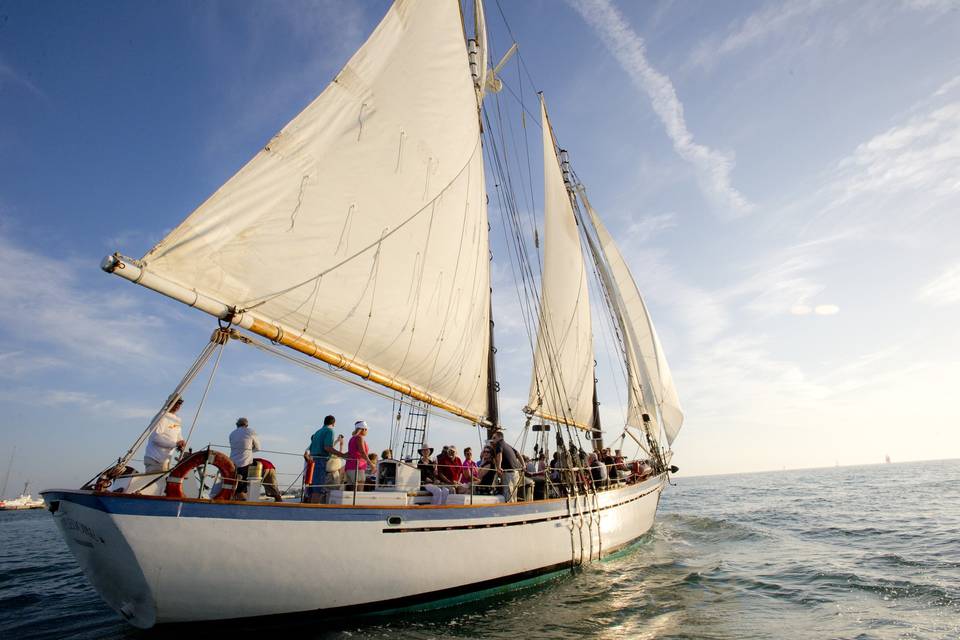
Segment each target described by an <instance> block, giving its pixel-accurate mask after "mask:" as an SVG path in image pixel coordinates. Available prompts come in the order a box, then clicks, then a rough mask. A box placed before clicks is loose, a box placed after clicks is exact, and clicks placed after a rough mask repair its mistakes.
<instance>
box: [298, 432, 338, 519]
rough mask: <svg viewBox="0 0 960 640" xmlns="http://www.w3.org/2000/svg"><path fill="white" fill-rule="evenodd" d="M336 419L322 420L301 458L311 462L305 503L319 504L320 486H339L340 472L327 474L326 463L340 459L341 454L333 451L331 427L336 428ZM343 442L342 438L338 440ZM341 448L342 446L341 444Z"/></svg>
mask: <svg viewBox="0 0 960 640" xmlns="http://www.w3.org/2000/svg"><path fill="white" fill-rule="evenodd" d="M336 424H337V419H336V418H334V417H333V416H327V417H326V418H324V419H323V426H322V427H320V428H319V429H317V431H316V432H315V433H314V434H313V436H311V438H310V448H309V449H307V450H306V451H305V452H304V454H303V457H304V458H305V459H306V460H307V461H308V462H309V461H310V460H313V477H311V478H309V479H308V481H307V502H320V499H321V497H322V496H323V487H322V486H321V485H339V484H340V472H339V471H332V472H330V473H328V472H327V463H328V462H329V461H330V459H331V458H338V457H340V458H342V457H343V454H342V453H341V452H340V451H338V450H337V449H334V447H333V444H334V435H333V427H334V426H336ZM338 441H339V442H340V443H342V442H343V436H341V437H340V438H339V440H338ZM341 446H342V444H341Z"/></svg>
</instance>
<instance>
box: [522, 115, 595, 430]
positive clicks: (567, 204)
mask: <svg viewBox="0 0 960 640" xmlns="http://www.w3.org/2000/svg"><path fill="white" fill-rule="evenodd" d="M540 118H541V121H542V123H543V182H544V195H543V197H544V206H543V210H544V239H543V278H542V286H541V298H540V323H539V327H538V331H537V346H536V351H535V352H534V359H533V381H532V382H531V385H530V398H529V402H528V405H527V406H528V408H529V409H530V410H531V411H532V412H533V413H534V414H536V415H539V416H541V417H543V418H545V419H548V420H556V421H558V422H562V423H566V424H570V425H574V426H577V427H579V428H581V429H589V428H590V427H591V420H592V417H593V407H594V405H593V380H594V377H593V376H594V371H593V335H592V330H591V326H590V300H589V299H588V294H587V270H586V265H585V263H584V260H583V254H582V251H581V247H580V234H579V232H578V229H577V222H576V219H575V218H574V213H573V206H572V204H571V201H570V194H569V192H568V191H567V187H566V185H565V184H564V181H563V174H562V172H561V170H560V164H559V162H558V159H557V155H556V146H555V143H554V139H553V131H552V129H551V127H550V122H549V120H548V118H547V110H546V105H545V104H544V102H543V98H542V96H541V101H540Z"/></svg>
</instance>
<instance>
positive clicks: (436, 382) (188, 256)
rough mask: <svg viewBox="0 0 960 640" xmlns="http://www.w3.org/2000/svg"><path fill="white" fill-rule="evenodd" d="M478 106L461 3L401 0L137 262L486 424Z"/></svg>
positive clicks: (262, 326)
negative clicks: (297, 109)
mask: <svg viewBox="0 0 960 640" xmlns="http://www.w3.org/2000/svg"><path fill="white" fill-rule="evenodd" d="M480 20H481V23H482V16H481V17H480ZM483 39H484V41H485V37H484V38H483ZM485 48H486V47H485V42H484V54H483V55H485V54H486V52H485ZM477 109H478V105H477V94H476V92H475V89H474V83H473V81H472V79H471V74H470V67H469V62H468V57H467V51H466V48H465V46H464V40H463V28H462V19H461V15H460V10H459V5H458V3H456V2H436V3H435V2H414V1H408V0H398V1H397V2H395V3H394V4H393V6H392V7H391V8H390V10H389V11H388V12H387V15H386V16H385V17H384V19H383V21H382V22H381V23H380V24H379V26H378V27H377V28H376V30H375V31H374V32H373V34H372V35H371V36H370V38H369V39H368V40H367V42H366V43H365V44H364V45H363V46H362V47H361V48H360V50H359V51H358V52H357V53H356V54H355V55H354V56H353V57H352V58H351V60H350V61H349V62H348V63H347V65H346V66H345V67H344V68H343V70H342V71H341V72H340V73H339V74H338V75H337V77H336V78H335V79H334V81H333V82H332V83H331V84H330V85H329V86H328V87H327V88H326V89H325V90H324V91H323V93H322V94H320V96H319V97H317V98H316V99H315V100H314V101H313V102H312V103H311V104H310V105H309V106H308V107H307V108H306V109H305V110H304V111H303V112H302V113H300V114H299V115H298V116H297V117H296V118H294V119H293V120H292V121H291V122H290V123H289V124H288V125H287V126H285V127H284V128H283V130H281V131H280V133H278V134H277V135H276V136H275V137H274V138H273V139H272V140H271V141H270V142H269V143H268V144H267V145H266V146H265V147H264V148H263V149H262V150H261V151H260V152H259V153H257V155H256V156H254V158H253V159H252V160H250V162H249V163H247V165H246V166H245V167H243V168H242V169H241V170H240V171H239V172H238V173H237V174H236V175H234V176H233V177H232V178H231V179H230V180H228V181H227V182H226V184H224V185H223V186H222V187H221V188H220V189H219V190H218V191H217V192H216V193H214V194H213V196H211V197H210V198H209V199H208V200H207V201H206V202H204V203H203V204H202V205H201V206H200V207H199V208H198V209H197V210H196V211H194V212H193V213H192V214H191V215H190V216H189V217H188V218H187V219H186V220H185V221H184V222H182V223H181V224H180V225H179V226H178V227H177V228H175V229H174V230H173V231H172V232H171V233H170V234H169V235H168V236H167V237H166V238H164V239H163V240H162V241H161V242H160V243H159V244H158V245H157V246H155V247H154V248H153V249H152V250H151V251H150V252H149V253H147V255H145V256H144V257H143V259H142V260H141V261H140V264H139V265H138V266H140V267H141V268H142V269H143V271H144V273H150V274H152V276H153V277H159V278H161V279H163V280H165V281H167V282H170V283H173V285H174V288H178V287H179V288H184V289H187V290H192V291H193V292H195V293H196V294H197V297H198V298H202V299H212V300H215V301H219V302H221V303H223V304H224V305H226V306H227V307H232V308H235V309H236V310H237V312H238V313H237V317H241V318H244V322H243V323H242V324H243V326H249V325H251V323H253V324H254V327H255V330H257V329H259V330H260V332H261V333H263V334H264V335H268V337H271V339H274V338H276V339H278V341H280V342H283V343H284V344H295V345H296V346H295V348H299V349H301V350H308V349H307V348H306V347H304V348H301V347H302V346H303V345H307V346H309V347H310V348H313V347H316V351H317V353H322V354H325V355H324V359H326V360H327V361H328V362H335V363H337V362H339V363H341V366H344V368H347V369H348V370H353V371H355V372H356V371H361V372H367V373H366V374H363V373H361V375H365V377H369V378H371V379H373V380H375V381H377V382H380V383H381V384H389V385H390V386H394V387H395V388H400V389H403V390H404V391H410V393H411V395H414V397H420V398H429V401H431V402H432V403H434V404H437V405H438V406H443V408H445V409H448V410H450V411H451V412H453V413H457V414H458V415H462V416H466V417H468V418H470V419H473V420H478V421H480V420H483V419H484V418H485V416H487V415H488V407H487V366H488V363H487V359H488V353H489V348H490V344H489V321H490V276H489V248H488V231H487V210H486V190H485V185H484V172H483V154H482V150H481V145H480V127H479V119H478V112H477ZM197 306H200V305H197ZM208 306H209V305H208ZM251 318H253V319H254V320H251ZM280 337H283V339H280ZM284 340H286V341H284ZM311 345H312V346H311Z"/></svg>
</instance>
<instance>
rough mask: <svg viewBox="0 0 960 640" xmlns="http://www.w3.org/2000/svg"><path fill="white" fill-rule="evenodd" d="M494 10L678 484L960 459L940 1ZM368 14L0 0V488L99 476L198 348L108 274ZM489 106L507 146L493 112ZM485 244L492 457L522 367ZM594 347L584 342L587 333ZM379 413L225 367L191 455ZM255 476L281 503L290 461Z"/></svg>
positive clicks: (317, 381) (290, 110)
mask: <svg viewBox="0 0 960 640" xmlns="http://www.w3.org/2000/svg"><path fill="white" fill-rule="evenodd" d="M501 5H502V11H503V14H504V15H505V16H506V19H507V21H508V23H509V32H511V33H512V35H513V37H515V38H516V39H517V41H519V43H520V52H521V58H522V64H523V67H525V69H524V68H523V67H521V66H520V61H521V58H515V59H514V60H513V61H511V62H510V63H508V65H507V66H506V67H505V68H504V72H503V77H504V80H505V82H506V84H507V85H508V86H509V88H510V89H511V90H512V91H515V92H517V93H518V94H519V95H521V96H525V97H524V98H523V99H524V100H525V101H529V102H525V105H526V106H527V107H528V108H530V109H531V110H533V111H534V112H535V102H534V101H533V100H534V98H533V93H532V90H533V89H537V90H541V91H543V92H544V95H545V96H546V99H547V102H548V105H549V108H550V114H551V119H552V122H553V125H554V129H555V132H556V135H557V138H558V141H559V143H560V144H561V146H563V147H564V148H566V149H568V150H569V152H570V157H571V160H572V162H573V165H574V167H575V169H576V171H577V174H578V176H579V178H580V179H581V180H582V181H583V183H584V184H585V185H586V187H587V189H588V192H589V194H590V198H591V203H592V204H593V206H594V207H595V208H596V209H597V210H598V211H599V212H600V214H601V216H603V218H604V220H605V222H606V224H607V226H608V227H609V228H610V229H611V230H612V232H613V234H614V236H615V237H616V238H617V240H618V242H619V243H620V247H621V250H622V251H623V253H624V255H625V256H626V259H627V261H628V262H629V263H630V265H631V268H632V270H633V273H634V277H635V279H636V281H637V284H638V285H639V287H640V289H641V290H642V292H643V293H644V295H645V296H646V298H647V302H648V305H649V308H650V311H651V314H652V317H653V319H654V322H655V323H656V326H657V329H658V331H659V333H660V337H661V340H662V342H663V345H664V349H665V351H666V354H667V358H668V360H669V361H670V364H671V367H672V369H673V373H674V378H675V381H676V385H677V388H678V391H679V394H680V399H681V402H682V404H683V407H684V410H685V412H686V421H685V425H684V428H683V430H682V431H681V433H680V436H679V438H678V439H677V440H676V442H675V443H674V447H673V449H674V458H673V461H674V463H675V464H677V465H678V466H679V467H680V468H681V474H690V475H699V474H713V473H734V472H743V471H758V470H776V469H783V468H803V467H817V466H832V465H834V464H841V465H847V464H866V463H877V462H881V461H882V460H883V458H884V456H886V455H889V456H890V457H891V458H892V459H893V460H894V461H906V460H922V459H937V458H955V457H960V403H958V402H957V401H956V400H957V391H956V387H957V385H958V383H960V250H958V247H960V242H958V240H957V238H960V39H958V38H957V34H958V33H960V3H958V2H956V1H953V0H902V1H901V0H879V1H878V2H872V3H862V2H851V1H845V0H834V1H832V2H823V1H820V0H795V1H793V2H789V3H780V2H738V3H715V2H693V1H684V0H676V1H670V0H661V1H659V2H656V1H651V2H644V3H637V2H617V1H615V0H569V1H568V2H548V1H527V2H511V1H509V0H501ZM386 8H387V3H386V2H384V1H369V2H357V3H346V2H339V1H333V0H331V1H316V2H306V1H297V2H293V1H291V2H284V3H266V2H252V1H245V2H222V3H218V2H204V3H196V2H177V1H173V2H164V3H121V2H95V3H73V2H42V3H26V2H0V478H2V477H3V474H5V473H6V471H7V465H8V462H9V460H10V459H11V457H12V459H13V466H12V470H11V472H10V481H9V486H8V488H7V492H6V493H7V495H8V496H10V495H16V493H17V492H18V491H19V489H20V488H21V487H22V485H23V483H24V482H26V481H29V482H30V483H31V490H32V491H33V492H34V493H36V491H38V490H40V489H42V488H49V487H53V486H66V487H74V486H78V485H79V484H81V483H82V482H84V481H85V480H87V479H88V478H89V477H91V476H92V475H93V474H95V473H96V472H97V471H98V470H99V469H101V468H103V467H104V466H106V465H107V464H108V463H109V462H110V461H111V460H113V459H116V457H117V456H119V455H121V454H122V453H123V452H124V451H125V450H126V449H127V447H128V446H129V444H130V443H131V442H132V441H133V440H134V439H135V438H136V436H137V435H138V434H139V432H140V431H141V430H142V429H143V428H144V427H145V426H146V423H147V421H148V420H149V419H150V417H151V416H152V415H153V413H154V412H155V411H156V410H157V409H158V408H159V406H160V405H161V404H162V403H163V401H164V399H165V398H166V396H167V394H168V393H170V391H171V390H172V389H173V387H174V385H175V384H176V383H177V381H178V380H179V378H180V376H181V375H182V374H183V373H184V371H185V370H186V368H187V367H188V366H189V365H190V364H191V363H192V362H193V359H194V358H195V357H196V355H197V354H198V353H199V352H200V350H201V349H202V347H203V346H204V344H205V342H206V340H207V338H208V336H209V334H210V332H211V331H212V330H213V329H214V328H215V322H214V321H213V320H212V319H211V318H209V317H207V316H205V315H203V314H202V313H200V312H197V311H195V310H192V309H189V308H187V307H184V306H183V305H180V304H178V303H176V302H173V301H171V300H168V299H166V298H164V297H163V296H160V295H157V294H155V293H152V292H150V291H147V290H145V289H142V288H140V287H136V286H133V285H131V284H129V283H127V282H125V281H122V280H120V279H118V278H113V277H109V276H107V275H106V274H104V273H102V272H101V271H100V269H99V268H98V265H99V262H100V260H101V258H103V256H105V255H107V254H109V253H112V252H113V251H117V250H119V251H121V252H123V253H125V254H126V255H132V256H140V255H143V254H144V253H145V252H146V251H147V250H149V248H150V247H151V246H153V244H155V243H156V242H158V241H159V240H160V239H161V238H162V237H163V235H164V234H165V233H166V232H168V231H169V230H170V229H172V228H173V227H174V226H175V225H176V224H178V223H179V222H180V221H181V220H182V219H183V218H185V217H186V216H187V215H188V214H189V213H190V212H191V211H192V210H193V209H194V208H195V207H196V206H198V205H199V204H200V203H201V202H202V201H203V200H204V199H205V198H206V197H207V196H208V195H209V194H211V193H212V192H213V191H214V190H216V189H217V188H218V187H219V186H220V185H221V184H223V182H225V181H226V180H227V179H228V178H229V177H230V176H231V175H232V174H233V173H234V172H236V171H237V170H238V169H239V168H240V167H241V166H242V165H243V164H244V163H245V162H246V161H247V160H248V159H249V158H250V157H252V156H253V154H254V153H256V152H257V151H258V150H259V149H260V148H261V147H262V146H263V144H264V143H265V142H266V141H268V140H269V139H270V138H271V137H272V135H273V134H274V133H276V132H277V131H278V130H279V129H280V128H282V127H283V125H284V124H286V123H287V122H288V121H289V120H290V119H291V118H292V117H293V116H295V115H296V114H297V113H298V112H299V111H300V110H301V109H302V108H303V107H304V106H306V105H307V104H308V103H309V102H310V101H311V100H312V99H313V98H314V97H315V96H316V95H318V94H319V93H320V92H321V91H322V90H323V88H324V87H325V86H326V85H327V83H329V82H330V80H331V79H332V78H333V77H334V75H335V74H336V73H337V71H338V70H339V69H340V67H341V66H342V65H343V64H344V63H345V62H346V60H347V59H348V58H349V56H350V55H351V54H352V53H353V51H354V50H355V49H356V48H357V47H358V46H359V45H360V44H362V43H363V41H364V40H365V38H366V37H367V35H368V34H369V33H370V31H371V30H372V29H373V28H374V26H375V25H376V24H377V22H378V21H379V20H380V18H381V17H382V16H383V14H384V12H385V11H386ZM487 14H488V20H489V22H490V30H491V49H492V53H493V55H494V57H496V58H499V56H500V55H501V54H502V53H503V52H504V51H505V50H506V49H507V48H508V47H509V46H510V44H511V36H510V34H509V33H508V30H507V28H506V26H505V23H504V20H503V18H502V17H501V15H500V11H499V10H498V9H497V4H496V2H490V3H488V7H487ZM527 72H529V76H527ZM528 78H532V83H531V82H530V81H529V80H528ZM524 83H526V84H525V85H524ZM495 98H496V99H499V100H501V101H502V102H503V104H504V105H507V104H508V103H509V102H510V101H511V100H515V98H513V97H512V96H511V95H510V91H508V90H504V92H502V93H501V94H499V95H498V96H496V97H495ZM489 104H491V103H490V102H489V100H488V105H489ZM505 108H506V107H505ZM507 111H508V113H512V114H513V115H515V116H516V119H515V121H513V122H512V124H513V125H515V126H517V127H518V129H517V130H519V127H520V126H521V124H522V123H521V121H520V119H519V118H520V116H519V109H518V106H517V104H513V106H512V107H510V108H509V109H507ZM510 117H513V116H510ZM537 134H539V131H537ZM538 139H539V135H537V136H534V140H538ZM539 153H540V152H539V150H538V149H534V150H533V151H532V152H531V157H532V158H533V159H534V160H536V159H538V158H539ZM534 177H536V176H534ZM533 192H534V200H535V202H534V208H535V209H536V208H537V207H538V206H539V204H538V203H539V202H541V201H542V195H541V194H542V186H541V185H540V184H539V183H536V182H535V183H534V184H533ZM491 200H492V198H491ZM537 214H538V215H540V216H542V211H539V210H538V211H537ZM491 221H492V224H493V227H492V229H491V238H492V243H493V244H492V250H493V253H494V267H493V287H494V304H495V309H494V313H495V319H496V320H497V336H496V339H497V343H498V348H499V354H498V373H499V379H500V383H501V411H502V415H503V419H504V421H505V423H506V426H507V427H508V434H512V436H513V437H516V436H517V435H518V434H519V431H520V430H519V426H520V425H521V424H522V420H523V416H522V414H521V413H520V408H521V407H522V406H523V404H524V402H525V396H526V393H527V389H528V386H529V371H530V349H529V346H527V343H526V335H525V334H524V333H523V330H522V325H521V324H520V323H519V321H518V318H517V316H518V312H517V309H518V303H517V300H516V296H515V293H514V289H513V284H512V282H509V272H510V270H509V263H508V262H506V260H505V256H506V251H505V249H504V246H503V241H502V240H501V238H502V236H503V233H502V228H501V227H500V226H498V225H499V219H498V216H495V215H493V212H491ZM498 257H499V259H498ZM598 326H599V327H602V323H600V322H599V321H596V320H595V328H596V327H598ZM596 340H597V343H598V354H599V352H600V351H601V350H602V349H603V348H604V340H607V343H606V346H607V347H609V337H605V336H604V334H603V330H602V329H597V337H596ZM597 360H598V377H599V378H600V386H601V398H600V400H601V410H602V415H603V422H604V424H605V425H607V434H608V436H609V437H615V436H617V435H619V432H620V429H619V427H620V425H622V423H623V420H624V418H623V415H624V411H623V398H624V396H625V391H624V390H623V389H621V388H619V387H618V385H617V375H616V372H615V369H616V367H615V365H614V364H613V360H611V358H610V356H609V355H606V354H604V355H598V358H597ZM205 383H206V378H205V377H204V376H201V381H200V383H198V384H197V385H195V387H193V388H192V389H191V391H190V393H189V394H188V395H187V401H188V402H187V406H186V407H185V410H184V415H185V429H188V428H189V425H190V423H191V422H192V420H193V413H192V411H195V410H196V407H197V404H198V403H199V398H200V394H201V393H202V388H203V385H204V384H205ZM621 383H622V381H621ZM392 411H393V408H392V405H391V402H390V401H389V400H384V399H382V398H379V397H376V396H373V395H369V394H364V393H361V392H356V391H353V390H351V389H350V388H349V387H347V386H346V385H343V384H340V383H337V382H336V381H333V380H330V379H328V378H326V377H322V376H316V375H311V374H309V373H307V372H305V371H303V370H302V369H300V368H297V367H295V366H293V365H290V364H288V363H285V362H283V361H281V360H278V359H275V358H271V357H269V356H266V355H264V354H261V353H259V352H255V351H254V350H250V349H244V348H243V347H242V346H240V345H231V347H230V348H228V349H227V350H226V351H225V354H224V356H223V360H222V362H221V364H220V367H219V370H218V373H217V376H216V378H215V380H214V382H213V384H212V386H211V391H210V394H209V397H208V400H207V401H206V402H205V403H204V405H203V411H202V414H201V415H200V416H199V419H198V420H197V426H196V435H195V437H194V439H192V441H191V442H192V443H193V444H194V445H195V446H203V445H204V444H206V443H207V442H213V443H223V442H225V441H226V436H227V434H228V433H229V431H230V429H231V428H232V425H233V422H234V421H235V419H236V418H237V417H238V416H240V415H244V416H247V417H249V418H250V422H251V425H252V426H253V427H254V428H255V429H256V430H257V431H258V432H259V433H260V434H261V436H262V439H263V441H264V447H265V448H267V449H270V450H275V451H282V452H292V453H294V454H297V453H299V452H302V450H303V448H304V447H305V446H306V444H307V442H308V440H309V436H310V434H311V433H312V432H313V431H314V430H315V429H316V427H317V426H318V425H319V423H320V421H321V420H322V417H323V416H324V415H326V414H327V413H333V414H336V415H338V418H339V425H340V426H341V430H343V431H346V430H347V426H346V425H349V424H351V423H352V422H353V420H354V419H358V418H363V419H366V420H367V421H368V423H370V425H371V434H370V436H369V440H370V443H371V449H376V450H379V449H381V448H383V447H385V446H386V444H387V438H388V435H387V434H388V432H389V424H390V421H391V415H392ZM429 439H430V441H431V443H432V444H434V446H437V445H441V444H448V443H449V444H458V445H460V446H461V448H462V447H463V446H464V445H468V444H476V443H478V442H479V434H478V433H477V431H476V430H475V429H472V428H471V427H469V426H464V425H462V424H461V423H455V422H450V421H446V420H443V419H440V418H434V419H433V420H432V422H431V426H430V433H429ZM14 448H15V453H14ZM273 455H274V458H273V459H274V461H275V462H277V463H278V464H279V465H280V467H281V470H282V471H283V472H284V473H285V474H291V475H285V476H284V478H287V479H289V480H290V481H292V480H293V478H295V476H296V473H297V472H298V471H299V464H300V463H299V461H298V459H297V458H296V456H283V455H281V454H279V453H278V454H273Z"/></svg>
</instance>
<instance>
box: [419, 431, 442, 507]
mask: <svg viewBox="0 0 960 640" xmlns="http://www.w3.org/2000/svg"><path fill="white" fill-rule="evenodd" d="M431 455H433V447H431V446H428V445H427V444H424V445H423V446H422V447H420V459H419V460H418V461H417V467H418V468H419V469H420V483H421V484H422V485H423V489H424V491H427V492H429V493H430V495H431V496H432V497H431V500H430V504H433V505H440V504H446V503H447V496H448V495H450V490H449V489H447V488H446V487H440V486H437V463H436V462H435V461H434V460H433V459H432V458H431V457H430V456H431Z"/></svg>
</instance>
